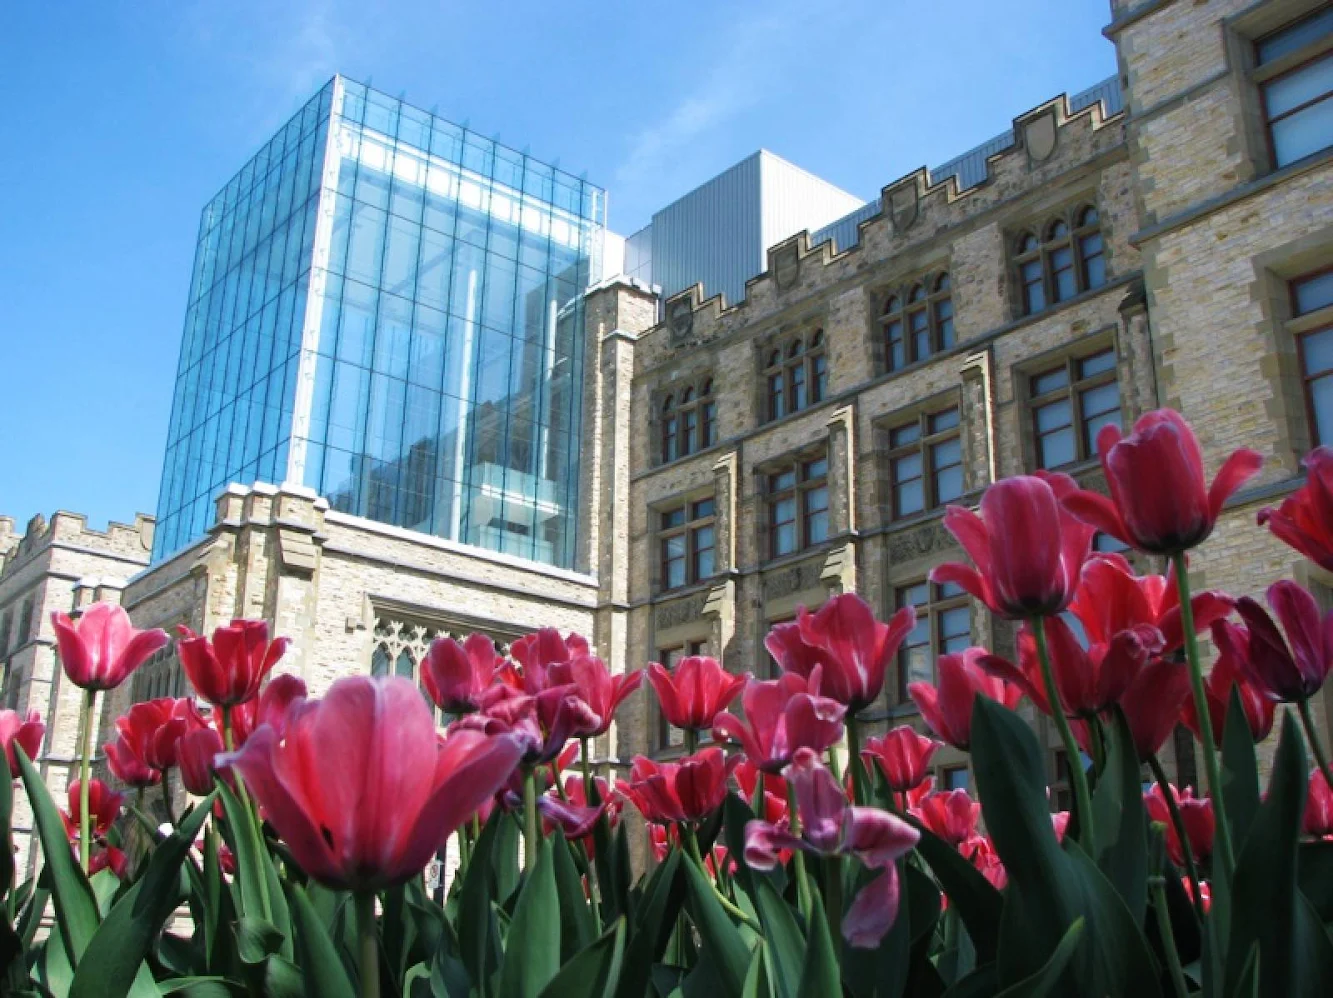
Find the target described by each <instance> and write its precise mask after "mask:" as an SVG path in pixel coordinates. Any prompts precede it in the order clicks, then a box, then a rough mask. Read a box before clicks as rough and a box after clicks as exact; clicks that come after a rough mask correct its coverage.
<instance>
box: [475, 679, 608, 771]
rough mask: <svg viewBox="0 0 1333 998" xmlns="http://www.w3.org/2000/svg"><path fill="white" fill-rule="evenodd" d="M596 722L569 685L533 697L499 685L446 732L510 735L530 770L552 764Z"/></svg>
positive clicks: (595, 724)
mask: <svg viewBox="0 0 1333 998" xmlns="http://www.w3.org/2000/svg"><path fill="white" fill-rule="evenodd" d="M599 721H600V719H599V718H598V716H597V715H596V714H594V713H593V712H592V710H591V708H590V707H589V706H588V705H587V703H585V702H584V701H583V699H582V698H580V697H579V695H578V688H577V687H575V686H574V685H573V684H572V683H571V684H566V685H564V686H548V687H546V688H545V689H543V690H542V691H541V692H540V693H538V694H536V695H529V694H526V693H520V692H518V691H517V690H515V689H513V688H512V687H509V686H507V685H503V684H502V685H498V686H492V687H491V689H490V691H489V693H488V694H487V697H485V698H483V707H482V709H481V710H480V711H478V712H476V713H472V714H464V715H463V716H462V717H460V718H459V719H458V720H457V721H455V722H454V723H453V724H451V725H450V726H449V730H450V731H480V732H483V733H485V734H500V733H509V734H512V735H513V736H514V737H515V738H516V739H517V740H518V742H519V744H520V745H522V747H523V765H524V767H525V768H532V767H534V766H539V765H541V764H543V763H548V762H551V761H552V760H553V759H555V758H556V757H558V756H559V755H560V753H561V752H564V751H566V746H567V743H568V742H569V740H570V739H571V738H573V737H576V736H577V734H578V733H579V732H580V731H588V730H591V729H593V728H595V727H596V726H597V724H598V723H599Z"/></svg>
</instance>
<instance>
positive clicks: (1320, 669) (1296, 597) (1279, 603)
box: [1268, 579, 1329, 696]
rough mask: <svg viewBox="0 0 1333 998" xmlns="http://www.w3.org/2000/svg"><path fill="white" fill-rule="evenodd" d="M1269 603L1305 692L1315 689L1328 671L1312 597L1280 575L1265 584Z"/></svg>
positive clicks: (1309, 692)
mask: <svg viewBox="0 0 1333 998" xmlns="http://www.w3.org/2000/svg"><path fill="white" fill-rule="evenodd" d="M1268 605H1269V606H1271V607H1272V608H1273V611H1274V612H1275V613H1276V614H1277V617H1278V620H1280V621H1281V622H1282V629H1283V630H1284V631H1286V632H1287V643H1288V645H1289V646H1290V647H1291V652H1292V658H1293V659H1294V660H1295V662H1296V667H1297V669H1299V670H1300V674H1301V681H1302V685H1303V687H1304V688H1305V689H1306V690H1308V693H1307V694H1306V695H1307V696H1308V695H1310V694H1313V693H1315V692H1316V691H1318V689H1319V687H1320V686H1322V685H1323V684H1324V677H1325V676H1326V675H1327V674H1328V665H1329V663H1328V659H1327V657H1326V654H1325V644H1324V628H1323V621H1322V620H1321V619H1320V613H1319V604H1318V603H1316V602H1315V598H1314V597H1313V596H1311V595H1310V593H1309V592H1308V591H1307V590H1306V589H1305V588H1304V587H1302V586H1301V585H1300V584H1298V583H1296V582H1292V581H1291V580H1290V579H1283V580H1282V581H1280V582H1275V583H1273V585H1271V586H1269V587H1268Z"/></svg>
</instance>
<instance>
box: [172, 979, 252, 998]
mask: <svg viewBox="0 0 1333 998" xmlns="http://www.w3.org/2000/svg"><path fill="white" fill-rule="evenodd" d="M159 987H160V989H161V991H162V993H163V994H164V995H181V996H182V998H232V996H235V995H244V994H245V986H244V985H242V984H238V983H237V982H235V981H229V980H227V979H226V978H224V977H176V978H172V979H171V980H169V981H161V982H160V983H159Z"/></svg>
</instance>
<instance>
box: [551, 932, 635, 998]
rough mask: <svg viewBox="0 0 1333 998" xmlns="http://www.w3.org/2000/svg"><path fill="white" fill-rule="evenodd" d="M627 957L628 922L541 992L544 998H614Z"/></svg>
mask: <svg viewBox="0 0 1333 998" xmlns="http://www.w3.org/2000/svg"><path fill="white" fill-rule="evenodd" d="M624 953H625V920H624V919H623V918H617V919H616V921H615V924H614V925H612V926H611V927H610V928H609V929H607V930H606V932H604V933H602V935H601V936H599V937H598V938H597V939H595V940H593V941H592V943H590V944H589V945H588V946H586V947H584V948H583V949H582V950H580V951H579V952H578V953H577V954H576V955H575V956H574V958H573V959H572V960H569V961H568V962H567V963H566V964H565V965H564V966H563V967H562V968H561V969H560V972H559V973H558V974H556V975H555V976H554V977H553V978H551V983H550V984H548V985H547V986H546V987H545V988H544V989H543V990H542V992H541V995H542V998H611V996H612V995H614V994H615V989H616V982H617V981H618V980H619V979H620V964H621V960H622V958H623V957H624Z"/></svg>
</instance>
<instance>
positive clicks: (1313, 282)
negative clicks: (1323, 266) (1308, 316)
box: [1293, 270, 1333, 315]
mask: <svg viewBox="0 0 1333 998" xmlns="http://www.w3.org/2000/svg"><path fill="white" fill-rule="evenodd" d="M1293 290H1294V291H1295V298H1296V314H1297V315H1305V313H1307V312H1313V311H1314V310H1315V309H1317V308H1325V307H1327V306H1329V305H1333V270H1326V271H1324V273H1322V274H1315V275H1314V276H1313V277H1306V278H1302V279H1301V280H1299V281H1296V282H1295V284H1294V285H1293Z"/></svg>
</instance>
